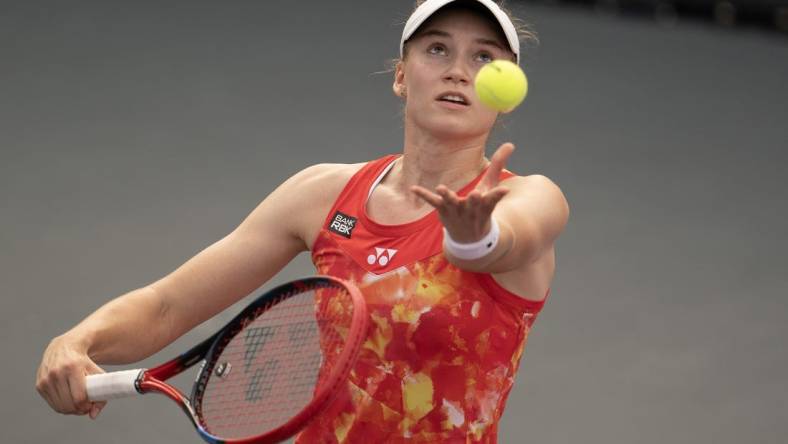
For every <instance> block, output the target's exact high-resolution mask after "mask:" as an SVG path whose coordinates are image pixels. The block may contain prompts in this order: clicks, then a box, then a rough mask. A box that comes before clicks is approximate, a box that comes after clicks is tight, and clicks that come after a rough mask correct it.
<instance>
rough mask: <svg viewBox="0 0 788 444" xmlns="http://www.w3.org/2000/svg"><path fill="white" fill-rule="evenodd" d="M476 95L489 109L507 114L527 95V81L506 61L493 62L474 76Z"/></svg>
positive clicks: (519, 70)
mask: <svg viewBox="0 0 788 444" xmlns="http://www.w3.org/2000/svg"><path fill="white" fill-rule="evenodd" d="M474 86H475V87H476V95H478V96H479V99H480V100H481V101H482V103H484V104H485V105H487V106H489V107H490V108H492V109H494V110H496V111H500V112H503V113H508V112H509V111H512V110H513V109H515V108H517V105H519V104H520V103H522V101H523V99H525V95H526V94H527V93H528V79H527V78H526V77H525V73H524V72H523V70H522V69H520V67H519V66H517V65H516V64H514V63H512V62H510V61H508V60H495V61H492V62H490V63H488V64H486V65H484V66H483V67H482V69H480V70H479V73H478V74H476V81H475V83H474Z"/></svg>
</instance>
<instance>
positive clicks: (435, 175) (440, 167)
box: [385, 128, 489, 199]
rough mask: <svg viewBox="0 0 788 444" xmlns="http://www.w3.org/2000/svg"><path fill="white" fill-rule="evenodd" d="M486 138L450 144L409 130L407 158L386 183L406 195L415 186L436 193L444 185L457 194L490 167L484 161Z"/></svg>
mask: <svg viewBox="0 0 788 444" xmlns="http://www.w3.org/2000/svg"><path fill="white" fill-rule="evenodd" d="M486 136H487V135H485V137H476V138H465V139H453V140H447V139H445V138H436V137H435V136H434V135H433V134H430V133H427V132H425V131H418V130H416V131H414V130H408V129H407V128H406V129H405V147H404V154H403V156H402V159H400V161H399V162H398V163H397V165H395V166H394V167H393V168H392V171H391V172H390V173H389V174H388V175H387V177H386V180H385V181H386V182H388V183H389V185H390V186H392V187H395V188H396V189H397V190H398V192H401V193H403V194H404V195H410V194H411V193H410V187H411V186H413V185H419V186H422V187H424V188H427V189H429V190H434V189H435V187H436V186H438V185H440V184H443V185H445V186H447V187H449V188H450V189H453V190H455V191H456V190H458V189H459V188H461V187H462V186H463V185H465V184H467V183H468V182H470V181H471V180H472V179H473V178H475V177H476V176H478V175H479V173H480V172H481V171H482V170H483V169H484V168H485V167H486V166H487V164H488V163H489V162H488V160H487V159H486V158H485V157H484V146H485V142H486ZM414 199H417V198H416V197H415V196H414Z"/></svg>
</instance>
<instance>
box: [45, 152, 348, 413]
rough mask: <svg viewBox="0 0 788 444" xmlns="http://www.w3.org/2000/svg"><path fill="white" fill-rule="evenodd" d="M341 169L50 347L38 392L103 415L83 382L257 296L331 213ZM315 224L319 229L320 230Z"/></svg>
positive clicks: (69, 409) (279, 193)
mask: <svg viewBox="0 0 788 444" xmlns="http://www.w3.org/2000/svg"><path fill="white" fill-rule="evenodd" d="M336 170H337V166H336V165H316V166H313V167H310V168H307V169H305V170H303V171H301V172H300V173H298V174H296V175H294V176H293V177H291V178H290V179H288V180H287V181H286V182H285V183H283V184H282V185H281V186H280V187H278V188H277V189H276V190H275V191H274V192H272V193H271V194H270V195H269V196H268V197H267V198H266V199H265V200H264V201H263V202H262V203H261V204H260V205H259V206H258V207H257V208H256V209H255V210H254V211H253V212H252V213H251V214H250V215H249V216H248V217H247V218H246V220H244V221H243V222H242V223H241V224H240V225H239V226H238V228H236V229H235V230H234V231H233V232H231V233H230V234H228V235H227V236H226V237H224V238H223V239H221V240H219V241H218V242H216V243H214V244H213V245H211V246H209V247H208V248H206V249H205V250H203V251H201V252H200V253H198V254H197V255H196V256H194V257H193V258H191V259H190V260H189V261H187V262H186V263H185V264H183V265H182V266H181V267H179V268H178V269H177V270H175V271H173V272H172V273H170V274H169V275H167V276H165V277H164V278H162V279H160V280H159V281H157V282H154V283H152V284H150V285H147V286H145V287H143V288H140V289H137V290H134V291H132V292H130V293H127V294H125V295H123V296H120V297H118V298H117V299H114V300H112V301H110V302H109V303H107V304H106V305H104V306H102V307H101V308H99V309H98V310H96V311H95V312H94V313H93V314H91V315H90V316H88V317H87V318H86V319H84V320H83V321H82V322H80V323H79V324H78V325H76V326H75V327H74V328H72V329H71V330H69V331H68V332H66V333H64V334H62V335H60V336H58V337H56V338H55V339H53V340H52V342H50V344H49V346H48V347H47V349H46V351H45V352H44V356H43V358H42V362H41V365H40V366H39V369H38V374H37V377H36V388H37V390H38V391H39V393H40V394H41V396H42V397H44V399H46V401H47V402H48V403H49V405H50V406H51V407H52V408H53V409H54V410H56V411H58V412H60V413H67V414H86V413H90V415H91V417H95V415H97V414H98V411H99V410H100V408H101V406H102V405H103V404H96V405H94V404H91V403H90V402H89V401H88V400H87V397H86V394H85V387H84V378H85V376H86V375H88V374H93V373H97V372H101V371H102V370H101V369H100V368H99V367H98V365H97V364H127V363H131V362H135V361H139V360H141V359H144V358H146V357H148V356H150V355H152V354H153V353H155V352H157V351H159V350H161V349H162V348H164V347H165V346H166V345H167V344H169V343H170V342H172V341H174V340H175V339H177V338H178V337H180V336H181V335H183V334H184V333H186V332H187V331H189V330H190V329H191V328H193V327H195V326H196V325H198V324H200V323H201V322H203V321H205V320H207V319H209V318H210V317H212V316H213V315H215V314H217V313H219V312H220V311H222V310H223V309H225V308H226V307H228V306H230V305H231V304H233V303H234V302H236V301H238V300H239V299H241V298H242V297H244V296H246V295H247V294H249V293H251V292H252V291H254V290H255V289H256V288H258V287H259V286H260V285H262V284H264V283H265V282H266V281H267V280H268V279H270V278H271V277H272V276H273V275H274V274H276V273H277V272H278V271H279V270H281V269H282V268H283V267H284V266H285V265H286V264H287V263H288V262H289V261H290V260H291V259H292V258H293V257H294V256H296V255H297V254H298V253H299V252H301V251H304V250H306V249H307V247H308V246H307V242H306V240H305V239H306V238H307V234H309V233H311V232H312V231H315V230H317V228H318V227H319V226H320V225H319V224H321V223H322V220H323V218H324V217H325V213H326V212H327V211H328V209H327V208H322V207H324V206H325V204H324V202H327V201H328V202H331V201H332V200H327V199H326V198H330V196H326V193H331V190H332V189H334V188H336V186H335V185H332V184H334V183H335V182H336V176H337V174H336ZM316 224H317V225H316Z"/></svg>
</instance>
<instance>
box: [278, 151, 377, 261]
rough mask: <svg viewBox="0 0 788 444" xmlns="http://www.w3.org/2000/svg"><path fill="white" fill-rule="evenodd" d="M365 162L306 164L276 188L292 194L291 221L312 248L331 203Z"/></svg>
mask: <svg viewBox="0 0 788 444" xmlns="http://www.w3.org/2000/svg"><path fill="white" fill-rule="evenodd" d="M363 166H364V163H353V164H338V163H321V164H317V165H312V166H310V167H307V168H305V169H303V170H301V171H299V172H298V173H296V174H294V175H293V176H292V177H291V178H290V179H288V180H286V181H285V182H284V183H283V184H282V185H281V186H280V189H278V190H277V191H276V192H277V193H279V194H286V195H288V196H290V198H289V199H288V201H289V202H290V205H292V210H291V214H292V216H291V217H290V219H291V220H290V223H292V224H293V229H295V230H296V235H297V236H298V237H299V238H301V240H302V241H303V242H304V244H305V246H306V247H307V248H309V249H311V247H312V244H313V243H314V240H315V237H316V235H317V232H318V231H319V229H320V227H321V226H322V224H323V221H324V220H325V218H326V216H327V215H328V212H329V211H330V210H331V206H332V205H333V204H334V202H335V201H336V199H337V197H339V194H340V193H341V192H342V190H343V189H344V188H345V185H347V183H348V181H349V180H350V179H351V178H352V177H353V175H354V174H356V173H357V172H358V171H359V170H360V169H361V168H362V167H363Z"/></svg>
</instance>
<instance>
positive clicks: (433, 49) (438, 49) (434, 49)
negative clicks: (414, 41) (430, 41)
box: [427, 43, 446, 55]
mask: <svg viewBox="0 0 788 444" xmlns="http://www.w3.org/2000/svg"><path fill="white" fill-rule="evenodd" d="M427 52H429V53H430V54H434V55H444V54H446V47H445V46H443V45H442V44H440V43H436V44H434V45H431V46H430V47H429V48H427Z"/></svg>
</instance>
